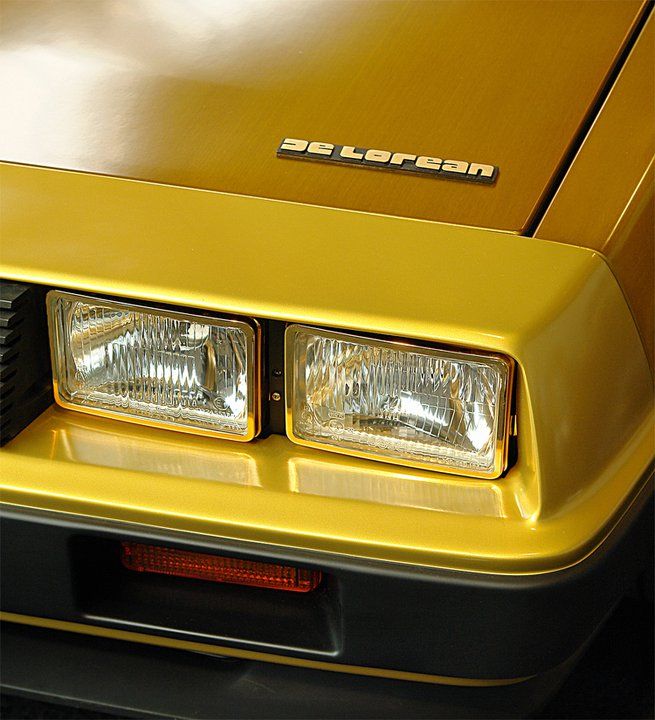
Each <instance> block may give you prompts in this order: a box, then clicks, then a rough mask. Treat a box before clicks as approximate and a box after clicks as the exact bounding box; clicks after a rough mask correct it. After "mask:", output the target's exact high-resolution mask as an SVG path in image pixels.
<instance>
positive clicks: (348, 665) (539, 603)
mask: <svg viewBox="0 0 655 720" xmlns="http://www.w3.org/2000/svg"><path fill="white" fill-rule="evenodd" d="M652 518H653V508H652V481H649V482H648V483H647V484H646V487H644V489H643V490H642V492H641V493H640V494H639V496H638V497H637V498H636V500H635V502H633V503H632V505H631V507H630V508H629V510H628V511H627V512H626V513H625V514H624V516H623V518H622V520H621V521H620V523H619V524H618V525H617V526H616V527H615V529H614V531H613V532H612V533H611V535H610V536H609V538H608V539H607V540H606V541H605V542H604V543H603V545H602V546H601V548H599V549H598V550H597V551H596V552H595V553H593V554H592V555H591V556H589V557H588V558H586V559H585V560H583V561H582V562H580V563H578V564H576V565H575V566H573V567H571V568H568V569H565V570H560V571H557V572H552V573H543V574H538V575H530V576H523V577H521V576H509V575H506V576H500V575H489V574H483V573H462V572H455V571H449V570H443V569H430V568H425V567H412V566H408V565H403V564H397V563H389V562H373V561H370V560H362V559H357V558H347V557H339V556H335V555H333V554H327V553H317V552H309V551H301V550H293V549H290V548H286V549H283V548H279V547H275V546H270V545H262V544H252V543H243V542H236V541H228V540H224V539H220V538H216V537H209V536H200V535H197V534H190V533H183V532H170V531H163V530H161V529H155V528H146V527H143V526H136V525H130V524H125V523H116V522H110V521H99V520H92V519H89V518H82V517H76V516H70V515H64V514H58V513H47V512H38V511H33V510H26V509H20V508H11V507H5V508H4V510H3V513H2V537H3V542H2V568H3V594H2V610H3V618H4V619H6V620H10V621H14V622H21V623H25V624H33V625H39V626H45V627H50V628H58V629H66V630H73V631H76V632H81V633H86V634H91V635H100V636H105V637H117V638H121V639H125V640H134V641H140V642H145V643H149V644H154V645H162V646H168V647H177V648H182V649H187V650H194V651H201V652H207V653H213V654H219V655H228V656H233V657H240V658H245V659H250V660H269V661H272V662H276V663H281V664H291V665H300V666H305V667H312V668H316V669H325V670H341V671H344V672H348V673H363V674H374V675H381V676H387V677H396V678H404V679H413V680H424V681H432V682H435V681H436V682H442V683H443V682H446V683H448V682H449V683H456V684H482V685H484V684H497V683H502V682H508V681H512V680H516V679H522V678H526V677H529V676H533V675H536V674H540V673H543V672H546V671H548V670H550V669H552V668H554V667H555V666H557V665H559V664H561V663H563V662H564V661H566V660H567V659H568V658H569V657H570V656H572V655H573V654H574V653H575V652H576V651H577V650H578V649H579V648H580V647H581V646H582V645H583V644H584V643H585V642H586V641H587V640H588V639H589V638H590V637H591V636H592V635H593V633H594V631H595V630H596V628H597V627H598V626H599V625H600V624H601V622H602V620H603V618H604V617H605V616H606V615H607V613H608V612H609V611H610V610H611V608H612V607H613V605H614V604H615V603H616V602H617V601H618V599H620V597H621V596H622V595H623V594H624V593H625V592H626V591H627V590H628V589H629V588H630V586H631V584H632V583H633V582H634V581H635V579H636V578H637V577H638V576H639V574H640V573H641V572H643V571H644V570H645V569H646V567H647V566H648V563H649V551H650V553H652V545H651V538H652V523H653V520H652ZM120 540H135V541H140V542H147V543H152V544H158V545H170V546H174V547H180V548H185V549H189V550H196V551H201V552H216V553H218V554H228V555H234V556H237V557H239V556H241V557H248V558H256V559H262V560H264V561H272V562H280V563H285V564H298V565H302V566H305V567H311V568H316V569H320V570H321V571H322V572H323V573H324V575H325V577H326V580H325V582H324V583H323V585H322V587H321V588H320V590H319V591H316V592H315V593H311V594H310V595H308V596H296V597H288V596H286V595H280V594H279V593H275V592H271V591H267V590H253V589H251V588H241V587H236V586H220V585H219V586H214V585H211V587H207V583H203V582H202V581H189V580H181V579H177V578H168V577H161V576H147V575H145V576H144V575H142V574H139V573H137V574H135V573H130V572H129V571H125V570H123V569H122V568H121V567H120V564H119V562H118V559H117V548H118V545H119V541H120Z"/></svg>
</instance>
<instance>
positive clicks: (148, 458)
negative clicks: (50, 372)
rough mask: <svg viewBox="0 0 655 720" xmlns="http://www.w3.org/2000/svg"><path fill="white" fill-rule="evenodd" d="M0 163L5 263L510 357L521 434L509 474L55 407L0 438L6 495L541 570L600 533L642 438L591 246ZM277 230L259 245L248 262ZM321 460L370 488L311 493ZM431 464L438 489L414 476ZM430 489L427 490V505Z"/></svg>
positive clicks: (635, 477) (617, 321)
mask: <svg viewBox="0 0 655 720" xmlns="http://www.w3.org/2000/svg"><path fill="white" fill-rule="evenodd" d="M2 183H3V193H2V234H3V239H4V240H5V242H4V244H3V254H2V275H4V276H5V277H10V278H15V279H17V280H26V281H30V282H42V283H47V284H50V285H55V286H60V287H64V288H69V289H74V290H78V291H85V292H96V293H106V294H111V295H116V296H120V297H132V298H137V299H140V300H143V301H147V302H163V303H173V304H177V305H182V306H186V307H190V308H198V309H204V310H210V311H212V312H216V313H221V312H223V313H235V314H242V315H247V316H254V317H261V318H276V319H284V320H288V321H291V322H298V323H305V324H312V325H319V326H326V327H334V328H345V329H352V330H357V331H360V332H366V333H374V334H383V335H396V336H404V337H407V338H416V339H420V340H426V341H430V342H433V343H445V344H452V345H459V346H464V347H470V348H478V349H481V350H486V351H491V352H498V353H502V354H504V355H507V356H509V357H512V358H514V359H515V360H516V363H517V371H518V372H517V378H516V380H517V382H516V409H517V417H518V427H517V432H518V440H519V452H518V458H517V461H516V463H515V464H514V465H513V466H512V467H511V469H510V470H509V471H508V473H507V474H506V476H505V477H503V478H502V479H499V480H498V481H484V480H477V481H476V480H465V479H461V480H460V479H456V478H453V477H449V476H447V475H444V474H441V473H435V472H426V471H420V470H415V471H412V470H408V469H404V468H400V467H392V466H387V465H383V464H382V463H375V464H374V463H371V462H370V461H366V460H357V459H355V458H343V457H336V456H334V455H333V454H329V453H323V452H321V451H318V450H314V449H311V448H300V447H298V446H294V445H293V444H291V443H290V442H288V441H287V440H286V439H285V438H282V437H269V438H264V439H260V440H256V441H254V442H252V443H249V444H240V445H239V446H238V448H235V444H234V443H230V442H227V441H220V440H211V439H209V438H192V437H191V436H184V435H181V434H178V433H171V432H168V431H164V430H155V429H152V428H146V427H137V426H129V427H128V426H127V425H125V424H119V423H116V422H113V421H110V420H103V419H100V418H90V417H89V418H84V419H83V420H84V422H82V418H81V416H80V415H79V414H74V413H70V412H65V411H61V410H60V411H56V410H51V411H49V412H47V413H45V414H44V415H43V416H41V417H40V418H39V419H37V420H36V421H35V422H34V423H32V425H31V426H30V427H29V428H27V429H26V430H25V431H23V432H22V433H21V434H20V435H19V436H18V437H17V438H15V439H14V440H13V441H12V442H11V443H9V445H8V446H7V447H5V448H4V449H3V451H2V452H1V453H0V477H2V482H3V485H4V489H3V499H4V501H5V502H8V503H13V504H17V505H25V506H30V507H42V508H44V509H50V510H59V511H63V512H71V513H79V514H82V515H90V516H95V517H108V518H113V519H116V520H122V521H127V522H136V523H144V524H149V525H154V526H159V527H166V528H170V529H180V530H187V531H194V532H201V533H208V534H213V535H219V536H225V537H232V538H240V539H243V540H252V541H263V542H268V543H271V544H277V545H285V546H293V547H303V548H309V549H316V550H326V551H330V552H337V553H344V554H348V555H357V556H360V557H370V558H376V559H380V560H394V561H400V562H407V563H412V564H423V565H430V566H439V567H449V568H456V569H461V570H480V571H483V572H500V573H534V572H544V571H548V570H553V569H556V568H561V567H564V566H567V565H570V564H572V563H575V562H578V561H579V560H580V559H581V558H582V557H584V556H585V555H586V554H587V553H588V552H590V551H591V550H593V548H595V547H596V546H597V545H598V543H599V542H601V541H602V539H603V537H604V536H605V534H606V533H607V532H608V531H609V529H610V528H611V527H612V525H613V524H614V523H615V522H616V519H617V517H618V516H619V515H620V513H621V512H622V510H623V509H624V508H625V507H626V505H627V504H628V503H629V502H630V501H631V499H632V498H633V497H634V496H635V493H636V492H637V491H638V489H639V487H640V478H642V477H643V476H644V473H646V471H647V468H648V466H649V463H650V462H651V461H652V459H653V455H654V453H653V438H652V422H653V401H652V384H651V377H650V371H649V367H648V363H647V360H646V357H645V353H644V350H643V347H642V345H641V342H640V338H639V335H638V333H637V330H636V328H635V325H634V322H633V319H632V316H631V314H630V311H629V309H628V307H627V305H626V303H625V300H624V298H623V295H622V293H621V290H620V288H619V287H618V285H617V283H616V281H615V279H614V277H613V275H612V273H611V272H610V270H609V268H608V266H607V264H606V263H605V262H604V260H603V259H602V258H601V257H600V256H599V255H598V254H596V253H594V252H593V251H590V250H587V249H583V248H576V247H571V246H567V245H563V244H559V243H551V242H545V241H539V240H536V239H531V240H526V239H525V238H521V237H517V236H515V235H510V234H503V233H497V232H488V231H483V230H475V229H471V228H462V227H454V226H449V225H442V224H438V223H428V222H417V221H415V220H407V219H402V218H391V217H384V216H377V215H367V214H362V213H352V212H348V211H343V210H333V209H327V208H320V207H312V206H306V205H298V204H293V203H283V202H277V201H270V200H263V199H257V198H250V197H238V196H232V195H225V194H220V193H213V192H198V191H194V190H190V189H184V188H176V187H169V186H161V185H152V184H148V183H141V182H134V181H129V180H120V179H115V178H105V177H97V176H91V175H84V174H78V173H69V172H62V171H55V170H45V169H36V168H29V167H20V166H11V165H5V166H3V167H2ZM44 228H47V232H44ZM294 238H300V239H301V241H300V242H301V247H302V252H299V249H298V248H299V244H298V242H299V241H298V240H296V241H293V239H294ZM235 239H238V258H239V265H235V271H234V272H232V273H226V274H223V275H222V276H221V282H220V283H217V282H216V281H215V280H216V274H215V268H214V267H213V265H212V264H211V263H208V262H207V258H208V257H214V256H222V255H223V254H224V253H225V252H229V251H230V248H234V247H235V245H234V243H235ZM162 247H165V248H166V249H167V252H166V253H165V254H164V253H162V252H161V248H162ZM271 248H275V253H274V258H275V263H274V267H271V266H270V265H269V264H268V263H266V262H262V258H270V257H271V251H270V249H271ZM481 259H483V260H481ZM239 267H242V268H243V272H240V271H239ZM180 268H184V272H180ZM280 269H284V275H283V278H282V279H281V274H280V273H281V272H282V271H281V270H280ZM519 269H520V270H519ZM601 390H602V391H601ZM600 419H602V422H601V421H600ZM80 428H82V429H83V430H84V432H81V430H80ZM158 447H162V448H166V451H164V450H163V449H162V451H161V452H160V451H159V450H157V448H158ZM121 448H124V450H122V451H121ZM152 448H155V450H154V451H153V450H152ZM187 454H190V455H189V458H188V459H182V456H183V455H187ZM160 456H161V460H158V458H159V457H160ZM194 458H195V459H194ZM212 458H215V459H212ZM196 460H197V461H196ZM308 469H309V471H310V472H309V474H308V472H307V471H308ZM332 473H334V475H335V476H336V477H338V478H340V480H339V482H342V483H343V482H344V481H343V478H344V477H349V476H352V477H353V483H354V484H355V485H357V486H358V487H359V488H364V489H365V488H366V485H367V483H369V481H370V479H371V474H373V475H374V478H375V482H373V483H370V484H371V487H372V488H373V490H372V491H371V497H370V500H368V501H362V500H361V499H360V497H361V496H362V493H363V492H364V490H362V491H360V493H359V495H357V494H353V493H351V494H349V495H347V496H346V497H338V496H336V494H337V493H336V492H335V491H334V489H333V488H331V489H332V493H330V492H325V493H324V494H321V492H323V491H322V490H321V487H322V486H325V483H324V482H322V481H321V477H325V476H326V475H327V476H328V477H329V476H331V474H332ZM234 478H239V479H241V480H240V481H238V482H234V481H233V479H234ZM397 478H400V479H401V480H402V481H403V488H404V489H405V490H406V489H407V488H408V487H415V488H416V489H417V492H416V496H417V497H418V498H419V501H418V502H416V503H413V502H412V498H411V491H410V493H409V494H410V497H409V499H408V498H407V497H405V499H404V500H403V502H402V503H399V504H398V505H395V504H393V502H392V503H388V502H386V503H385V502H378V501H377V497H376V495H380V494H382V495H384V485H385V483H386V486H387V487H391V486H392V484H393V482H394V481H395V479H397ZM426 481H428V482H431V483H434V484H435V485H436V486H438V488H439V490H438V491H437V492H434V493H432V494H427V495H426V494H425V493H422V492H421V491H420V488H421V487H422V485H421V483H424V482H426ZM473 487H487V488H488V491H487V492H488V500H487V501H485V502H484V503H483V504H480V505H479V507H480V510H479V511H474V512H463V511H462V508H465V507H469V508H470V507H471V498H472V497H474V494H473V492H472V488H473ZM303 488H311V489H310V490H309V491H308V492H303ZM426 497H427V499H428V504H429V503H430V502H433V503H434V504H435V505H436V507H435V506H433V507H431V508H429V509H428V508H426V507H425V504H426V502H425V499H426ZM441 502H443V503H444V505H443V506H440V505H439V503H441Z"/></svg>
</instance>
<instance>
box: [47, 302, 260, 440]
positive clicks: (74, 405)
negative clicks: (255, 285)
mask: <svg viewBox="0 0 655 720" xmlns="http://www.w3.org/2000/svg"><path fill="white" fill-rule="evenodd" d="M61 297H64V298H67V299H69V300H82V301H85V302H89V303H91V304H92V303H93V301H94V299H95V300H97V301H98V302H99V303H100V304H101V305H103V306H104V307H113V308H115V309H120V310H125V309H128V310H129V309H133V310H136V311H137V312H138V311H140V310H147V311H148V312H150V313H152V314H155V315H164V316H167V317H170V315H171V313H165V312H163V311H162V310H161V309H159V308H152V307H147V306H143V305H134V304H133V303H115V302H112V301H110V300H104V299H103V300H98V298H94V297H93V296H89V295H77V294H73V293H65V292H61V291H59V290H51V291H50V292H49V293H48V295H47V298H46V304H47V306H48V328H49V333H50V356H51V359H52V367H53V378H52V390H53V394H54V398H55V402H56V403H57V404H58V405H61V407H64V408H68V409H70V410H75V411H77V412H85V413H89V414H91V415H100V416H101V417H113V418H115V419H120V420H122V421H123V422H132V423H137V424H140V425H151V426H157V427H162V428H166V429H168V430H175V431H177V432H186V433H192V434H194V435H206V436H208V437H215V438H226V439H229V440H232V441H233V442H250V440H252V439H253V438H254V437H255V436H256V435H257V434H258V433H259V431H260V429H261V401H262V397H261V393H262V390H261V374H262V357H261V355H262V353H261V345H262V340H261V327H260V325H259V323H258V322H257V321H255V320H249V321H243V320H237V319H235V318H231V319H229V320H228V319H225V318H215V317H214V318H211V317H210V318H208V317H206V316H199V315H192V314H188V313H175V317H177V318H181V319H184V320H190V321H194V320H199V321H200V322H203V321H204V322H207V321H211V322H213V324H215V325H219V326H221V325H232V326H236V327H238V328H239V329H240V330H241V332H242V333H243V335H244V337H245V338H246V343H247V348H248V349H247V356H248V361H247V362H248V373H247V381H248V387H249V391H248V426H247V432H246V434H245V435H236V434H234V433H225V432H219V431H217V430H210V429H206V428H201V427H193V426H190V425H181V424H178V423H174V422H167V421H165V420H162V419H160V418H155V417H145V416H141V415H132V414H130V413H129V412H124V411H123V410H122V409H119V408H113V409H112V410H108V409H105V408H101V407H96V406H94V405H90V404H82V403H80V402H76V401H74V400H72V399H71V397H70V396H69V394H68V393H66V392H63V391H62V378H61V377H60V375H59V371H58V368H59V367H60V363H59V362H58V360H57V356H58V348H57V345H58V344H61V343H62V342H65V340H64V339H63V338H61V337H58V336H57V331H56V320H55V319H54V317H53V313H54V312H55V310H54V303H55V302H56V299H57V298H61Z"/></svg>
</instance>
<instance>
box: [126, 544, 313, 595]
mask: <svg viewBox="0 0 655 720" xmlns="http://www.w3.org/2000/svg"><path fill="white" fill-rule="evenodd" d="M121 546H122V551H121V561H122V563H123V565H124V566H125V567H126V568H127V569H128V570H136V571H137V572H149V573H160V574H163V575H176V576H178V577H187V578H196V579H197V580H211V581H212V582H224V583H234V584H237V585H252V586H254V587H261V588H272V589H274V590H289V591H291V592H309V591H310V590H314V588H316V587H317V586H318V584H319V583H320V582H321V572H320V570H306V569H304V568H295V567H290V566H289V565H276V564H274V563H264V562H253V561H252V560H239V559H238V558H231V557H221V556H218V555H205V554H204V553H197V552H189V551H188V550H177V549H176V548H168V547H159V546H157V545H143V544H142V543H135V542H124V543H121Z"/></svg>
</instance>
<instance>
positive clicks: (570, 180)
mask: <svg viewBox="0 0 655 720" xmlns="http://www.w3.org/2000/svg"><path fill="white" fill-rule="evenodd" d="M653 68H655V19H654V17H653V16H651V17H650V18H649V19H648V20H647V22H646V25H645V27H644V29H643V31H642V33H641V35H640V37H639V39H638V40H637V42H636V44H635V46H634V48H633V49H632V52H631V54H630V56H629V58H628V61H627V63H626V65H625V67H624V68H623V70H622V72H621V73H620V75H619V77H618V78H617V80H616V84H615V85H614V87H613V88H612V91H611V92H610V94H609V97H608V98H607V101H606V102H605V105H604V106H603V108H602V110H601V111H600V113H599V115H598V118H597V119H596V122H595V123H594V125H593V127H592V128H591V130H590V132H589V134H588V136H587V138H586V139H585V141H584V143H583V145H582V147H581V148H580V151H579V152H578V154H577V156H576V158H575V160H574V161H573V163H572V165H571V168H570V169H569V171H568V173H567V175H566V177H565V178H564V181H563V183H562V185H561V187H560V188H559V190H558V192H557V194H556V195H555V197H554V199H553V201H552V203H551V204H550V206H549V208H548V210H547V211H546V214H545V216H544V218H543V219H542V221H541V223H540V224H539V227H538V228H537V231H536V234H537V236H538V237H542V238H546V239H548V240H557V241H558V242H566V243H571V244H575V245H584V246H585V247H589V248H592V249H594V250H596V251H597V252H600V253H602V254H603V255H604V256H605V257H606V258H607V260H608V262H609V264H610V267H611V268H612V270H613V271H614V273H615V274H616V276H617V278H618V280H619V282H620V283H621V286H622V288H623V290H624V292H625V294H626V297H627V298H628V301H629V303H630V306H631V308H632V312H633V313H634V316H635V319H636V321H637V325H638V327H639V330H640V332H641V336H642V338H643V341H644V345H645V347H646V350H647V353H648V357H649V359H650V361H651V365H652V364H653V361H654V358H653V352H654V351H653V346H654V343H653V333H654V329H655V316H654V312H653V306H654V303H655V237H654V236H655V173H654V170H653V167H654V161H653V158H654V157H655V71H654V70H653Z"/></svg>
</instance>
